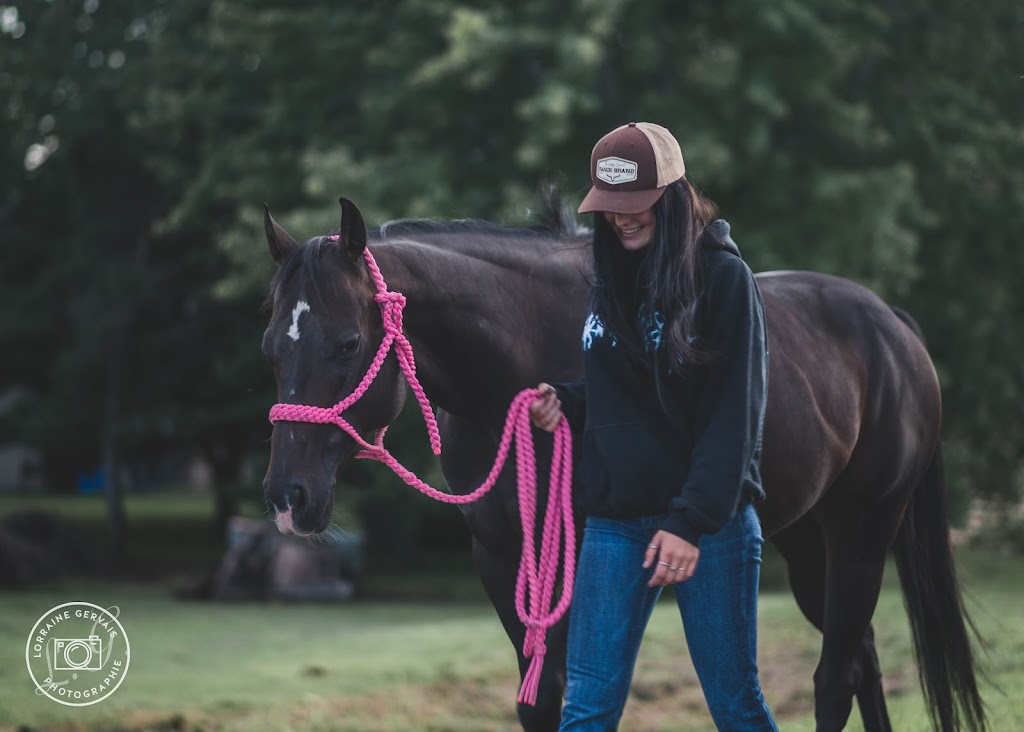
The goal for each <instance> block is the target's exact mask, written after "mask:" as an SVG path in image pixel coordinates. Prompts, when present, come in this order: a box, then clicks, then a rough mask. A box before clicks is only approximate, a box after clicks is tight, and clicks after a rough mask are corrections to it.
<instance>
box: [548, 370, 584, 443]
mask: <svg viewBox="0 0 1024 732" xmlns="http://www.w3.org/2000/svg"><path fill="white" fill-rule="evenodd" d="M551 386H552V387H554V389H555V393H556V394H557V395H558V399H559V401H561V402H562V414H564V415H565V418H566V419H567V420H569V427H570V429H572V431H573V432H583V424H584V421H585V420H586V417H587V399H586V389H585V387H584V382H583V381H582V380H581V381H572V382H567V383H562V384H552V385H551Z"/></svg>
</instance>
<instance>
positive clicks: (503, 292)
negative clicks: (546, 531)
mask: <svg viewBox="0 0 1024 732" xmlns="http://www.w3.org/2000/svg"><path fill="white" fill-rule="evenodd" d="M341 203H342V209H343V213H342V224H341V229H340V232H339V235H340V241H339V242H332V241H330V240H328V238H327V237H325V236H317V237H313V238H311V239H308V240H306V241H304V242H302V243H298V242H296V241H295V240H294V239H293V238H292V237H291V236H290V235H289V234H288V233H286V232H285V231H284V230H282V229H281V228H280V227H279V226H278V225H277V224H276V223H275V222H274V220H273V218H271V216H270V214H269V211H268V212H267V214H266V217H265V224H266V234H267V240H268V243H269V245H270V251H271V254H272V255H273V257H274V259H275V260H276V262H277V264H278V266H279V269H278V272H277V275H276V276H275V277H274V280H273V283H272V299H273V314H272V316H271V321H270V325H269V327H268V328H267V331H266V335H265V336H264V341H263V350H264V352H265V354H266V355H267V357H268V359H269V360H270V362H271V364H272V365H273V368H274V371H275V374H276V376H277V383H278V401H279V402H287V403H296V404H308V405H314V406H321V407H329V406H331V405H333V404H336V403H338V402H339V401H340V400H341V399H342V398H343V397H344V396H345V395H347V394H349V393H351V392H352V391H353V389H354V388H355V386H356V385H357V384H358V382H359V381H360V379H361V378H362V376H363V374H364V373H365V372H366V369H367V366H368V364H369V361H370V359H372V358H373V355H374V353H375V351H376V349H377V345H378V344H379V343H380V341H381V339H382V326H381V317H380V312H379V310H378V307H377V305H376V304H375V303H374V301H373V299H372V298H373V283H372V281H371V279H370V277H369V274H368V272H367V269H366V266H365V264H364V262H363V259H362V256H361V254H362V251H363V249H364V247H366V246H367V244H368V243H369V245H370V246H371V247H372V251H373V253H374V255H375V257H376V260H377V262H378V264H379V266H380V269H381V271H382V273H383V275H384V278H385V280H386V281H387V283H388V285H389V287H390V289H391V290H394V291H399V292H402V293H404V294H405V296H406V297H407V298H408V307H407V309H406V315H405V330H406V333H407V335H408V337H409V340H410V341H411V343H412V345H413V348H414V350H415V353H416V359H417V365H418V372H419V375H420V379H421V382H422V384H423V386H424V388H425V389H426V392H427V394H428V395H429V397H430V399H431V401H432V402H433V403H434V404H435V405H436V406H437V410H438V418H439V424H440V427H441V433H442V438H443V444H444V452H443V454H442V458H441V460H442V467H443V469H444V474H445V477H446V479H447V482H448V484H449V486H450V488H451V490H452V491H454V492H458V493H466V492H469V491H470V490H472V489H473V488H474V487H476V486H477V485H478V484H479V483H480V482H481V480H482V479H483V477H484V476H485V474H486V473H487V471H488V469H489V468H490V465H491V462H492V460H493V458H494V454H495V450H496V444H497V439H498V435H499V432H500V428H501V425H502V422H503V420H504V417H505V413H506V409H507V407H508V404H509V402H510V401H511V399H512V397H513V396H514V395H515V394H516V393H517V392H518V391H520V390H521V389H523V388H526V387H529V386H533V385H535V384H537V383H538V382H539V381H561V380H570V379H573V378H574V377H575V376H576V375H577V373H578V371H579V369H580V346H579V337H580V333H581V331H582V324H583V319H584V316H585V307H586V305H585V303H586V293H587V283H586V277H585V270H586V266H587V265H586V259H587V254H586V249H585V241H586V240H585V237H583V238H581V236H580V234H579V233H578V232H569V231H535V230H512V229H504V228H500V227H496V226H493V225H490V224H479V223H466V222H453V223H450V224H435V223H429V222H409V221H407V222H397V223H393V224H389V225H385V226H383V227H381V228H380V229H378V230H374V231H372V232H370V233H369V236H368V235H367V231H366V228H365V225H364V223H363V219H362V215H361V214H360V213H359V210H358V209H357V208H356V207H355V205H354V204H352V203H351V202H350V201H348V200H347V199H342V200H341ZM368 240H369V241H368ZM758 283H759V285H760V287H761V291H762V294H763V296H764V302H765V311H766V317H767V323H768V333H769V343H770V365H769V374H770V375H769V384H770V390H769V398H768V411H767V416H766V423H765V433H764V434H765V437H764V456H763V476H764V485H765V489H766V492H767V494H768V498H767V499H766V500H765V501H764V502H762V503H761V504H760V505H759V506H758V510H759V513H760V516H761V520H762V523H763V527H764V533H765V535H766V536H767V537H769V538H770V539H771V541H773V542H774V543H775V545H776V546H777V547H778V548H779V550H780V551H781V553H782V554H783V556H784V557H785V559H786V561H787V563H788V568H789V578H790V582H791V585H792V589H793V593H794V595H795V596H796V599H797V602H798V603H799V605H800V608H801V610H802V611H803V612H804V614H805V615H806V616H807V618H808V619H809V620H810V621H811V622H812V623H813V624H814V625H815V626H816V627H817V628H818V629H819V630H821V631H822V634H823V641H822V649H821V658H820V661H819V664H818V668H817V670H816V671H815V674H814V688H815V713H816V717H817V728H818V730H840V729H842V728H843V727H844V725H845V724H846V721H847V718H848V717H849V714H850V711H851V708H852V702H853V699H854V698H856V699H857V702H858V705H859V707H860V711H861V716H862V718H863V720H864V726H865V728H866V729H867V730H871V731H875V730H889V729H891V726H890V723H889V718H888V714H887V712H886V707H885V699H884V696H883V693H882V681H881V672H880V668H879V664H878V657H877V655H876V652H875V644H874V637H873V633H872V628H871V617H872V614H873V613H874V609H875V604H876V602H877V600H878V594H879V588H880V583H881V579H882V573H883V569H884V564H885V559H886V555H887V553H888V552H889V551H890V550H892V551H893V552H894V554H895V557H896V563H897V567H898V569H899V573H900V579H901V583H902V587H903V592H904V596H905V598H906V603H907V608H908V614H909V616H910V621H911V626H912V629H913V635H914V645H915V650H916V652H917V658H918V662H919V668H920V676H921V682H922V686H923V689H924V693H925V697H926V700H927V702H928V706H929V709H930V712H931V714H932V718H933V721H934V723H935V725H936V726H937V727H938V728H940V729H941V730H943V732H951V731H952V730H955V729H960V728H966V729H971V730H982V729H984V727H985V722H984V713H983V709H982V704H981V699H980V696H979V693H978V689H977V685H976V678H975V665H974V657H973V654H972V649H971V641H970V636H969V633H968V630H967V625H968V623H967V621H966V619H965V613H964V608H963V605H962V601H961V596H960V591H959V587H958V584H957V580H956V576H955V572H954V566H953V560H952V556H951V553H950V548H949V541H948V533H949V532H948V528H949V527H948V525H947V520H946V515H945V497H944V491H945V489H944V483H943V475H942V455H941V450H940V446H939V424H940V416H941V415H940V413H941V400H940V394H939V385H938V382H937V379H936V375H935V370H934V368H933V367H932V363H931V360H930V358H929V356H928V352H927V351H926V350H925V346H924V343H923V341H922V338H921V336H920V333H919V331H918V330H917V328H916V326H915V325H914V324H913V321H911V320H910V319H909V317H907V316H905V315H903V314H900V313H897V312H895V311H894V310H892V309H891V308H890V307H888V306H887V305H886V304H885V303H884V302H882V301H881V300H880V299H879V298H878V297H876V296H875V295H874V294H872V293H871V292H869V291H868V290H866V289H864V288H863V287H861V286H859V285H856V284H854V283H852V282H849V281H847V280H843V279H839V278H837V277H830V276H827V275H822V274H814V273H808V272H779V273H770V274H763V275H759V276H758ZM404 392H405V389H404V383H403V381H402V378H401V376H400V374H399V370H398V368H397V365H396V363H395V360H394V356H389V357H388V359H387V361H386V362H385V365H384V368H383V369H382V370H381V373H380V375H379V376H378V378H377V380H376V381H375V382H374V384H373V386H372V387H371V388H370V390H369V391H368V392H367V393H366V395H365V396H364V397H363V398H362V399H361V400H360V401H359V402H357V403H356V404H355V405H354V406H353V407H352V408H351V409H350V410H348V411H347V412H346V417H347V419H348V420H349V422H350V423H351V424H352V425H353V426H355V427H356V429H358V430H360V432H361V433H363V434H367V435H368V434H369V433H370V432H371V431H373V430H375V429H377V428H380V427H384V426H386V425H387V424H389V423H390V422H391V421H392V420H393V419H394V418H395V417H396V415H397V414H398V412H399V410H400V408H401V405H402V401H403V398H404ZM355 452H356V447H355V444H354V442H353V440H352V439H351V438H350V437H349V436H348V435H346V434H345V433H343V432H342V431H341V430H340V429H338V428H337V427H334V426H325V425H314V424H305V423H294V422H281V423H278V424H277V426H276V427H275V428H274V432H273V437H272V440H271V456H270V466H269V469H268V471H267V476H266V480H265V483H264V488H265V494H266V501H267V504H268V505H269V506H270V508H271V511H272V512H273V513H274V515H275V517H276V518H277V520H278V525H279V527H282V528H283V529H287V530H291V531H294V532H296V533H300V534H304V533H312V532H319V531H322V530H323V529H324V528H325V527H326V526H327V524H328V521H329V517H330V513H331V508H332V506H333V500H334V498H333V494H334V486H335V480H336V475H337V473H338V472H339V471H340V470H342V469H344V467H345V466H346V465H347V464H348V462H349V461H350V460H351V459H352V457H353V456H354V454H355ZM510 462H511V461H510ZM381 469H384V468H381ZM409 500H419V499H418V498H414V497H412V496H410V499H409ZM464 511H465V515H466V519H467V521H468V523H469V527H470V530H471V532H472V535H473V558H474V561H475V564H476V567H477V569H478V571H479V573H480V577H481V579H482V580H483V584H484V586H485V588H486V590H487V593H488V595H489V597H490V599H491V601H492V602H493V604H494V607H495V609H496V610H497V612H498V615H499V617H500V618H501V621H502V623H503V624H504V626H505V629H506V631H507V633H508V635H509V638H510V639H511V641H512V642H513V645H514V646H515V647H516V649H517V652H519V651H518V649H519V648H521V647H522V641H523V635H524V628H523V626H522V624H521V623H520V621H519V620H518V618H517V617H516V612H515V609H514V602H513V592H514V584H515V576H516V566H517V562H518V558H519V552H520V544H521V538H522V537H521V535H520V529H519V525H520V524H519V519H518V516H517V508H516V496H515V484H514V471H513V470H512V469H510V468H506V471H505V474H504V475H503V476H502V480H501V481H500V482H499V484H498V485H497V486H496V487H495V489H494V490H493V491H492V492H491V493H490V494H489V495H488V496H487V497H485V498H484V499H483V500H481V501H479V502H477V503H475V504H472V505H470V506H468V507H466V508H465V509H464ZM548 649H549V650H548V656H547V659H548V660H547V662H546V663H545V667H544V675H543V677H542V679H541V686H540V693H539V696H538V702H537V705H536V706H535V707H530V706H524V705H520V708H519V716H520V721H521V722H522V724H523V726H524V727H525V728H526V729H529V730H553V729H556V728H557V726H558V720H559V715H560V709H561V701H562V692H563V688H564V661H565V628H564V623H563V624H562V625H560V626H558V627H556V628H555V629H553V630H552V632H551V633H549V638H548ZM527 665H528V661H527V660H524V659H523V657H522V655H521V653H520V657H519V666H520V671H521V672H524V671H525V670H526V668H527Z"/></svg>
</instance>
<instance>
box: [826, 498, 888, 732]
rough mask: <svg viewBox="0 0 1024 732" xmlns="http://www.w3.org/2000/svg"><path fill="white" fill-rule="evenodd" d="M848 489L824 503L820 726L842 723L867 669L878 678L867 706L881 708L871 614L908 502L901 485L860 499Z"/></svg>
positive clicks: (831, 727) (833, 726)
mask: <svg viewBox="0 0 1024 732" xmlns="http://www.w3.org/2000/svg"><path fill="white" fill-rule="evenodd" d="M861 485H863V483H861ZM847 490H849V487H848V486H846V487H843V488H840V487H838V486H835V487H833V489H832V493H831V496H830V497H832V498H835V499H836V500H831V501H828V503H829V505H828V506H820V509H821V514H820V515H821V523H822V526H823V528H824V533H823V537H824V542H825V557H826V563H827V569H826V572H825V607H824V624H823V631H822V632H823V636H824V637H823V639H822V648H821V661H820V663H819V664H818V668H817V670H816V671H815V672H814V683H815V718H816V719H817V729H818V730H819V732H829V731H831V730H836V731H837V732H838V730H841V729H843V727H844V725H845V724H846V721H847V719H848V718H849V715H850V709H851V707H852V704H853V697H854V695H855V694H857V693H858V691H859V690H860V689H861V686H862V684H863V683H864V682H865V678H866V675H867V678H869V679H870V678H871V677H872V676H875V675H876V674H877V680H871V681H870V683H871V685H872V687H874V688H873V689H871V691H870V693H866V694H865V696H864V702H863V703H862V708H866V709H868V710H869V711H870V710H872V709H878V708H879V702H878V701H877V699H881V697H882V690H881V674H880V673H877V670H878V661H877V655H876V654H875V653H874V651H873V633H872V632H871V617H872V615H874V612H875V606H876V604H877V603H878V595H879V591H880V589H881V585H882V574H883V572H884V571H885V557H886V554H887V551H888V549H889V547H890V546H891V545H892V542H893V539H894V537H895V535H896V530H897V528H898V526H899V522H900V518H901V516H902V511H903V506H904V505H905V503H906V491H903V490H900V489H898V488H897V489H893V490H891V491H880V493H882V495H884V496H886V499H885V500H880V501H876V502H874V503H869V504H861V505H858V504H857V501H856V500H854V501H847V500H844V498H845V497H849V496H850V495H851V494H850V493H847V492H846V491H847ZM855 493H856V491H854V494H855ZM860 499H861V500H863V497H860ZM867 642H872V648H871V652H870V653H869V654H868V656H867V658H865V656H864V654H865V643H867ZM858 661H860V663H858ZM881 703H882V704H883V705H884V702H881ZM865 724H867V722H865ZM882 729H885V728H884V727H883V728H882Z"/></svg>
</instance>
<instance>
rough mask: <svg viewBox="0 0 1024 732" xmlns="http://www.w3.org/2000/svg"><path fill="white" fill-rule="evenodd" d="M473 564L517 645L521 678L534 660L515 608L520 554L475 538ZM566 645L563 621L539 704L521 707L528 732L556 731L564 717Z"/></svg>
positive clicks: (551, 643) (552, 634)
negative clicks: (501, 551) (525, 651)
mask: <svg viewBox="0 0 1024 732" xmlns="http://www.w3.org/2000/svg"><path fill="white" fill-rule="evenodd" d="M473 561H474V563H475V564H476V569H477V572H479V574H480V579H481V580H482V581H483V585H484V589H485V590H486V591H487V596H488V597H489V598H490V600H491V603H492V604H493V605H494V609H495V610H496V611H497V612H498V617H499V618H500V619H501V624H502V625H503V626H505V632H506V633H507V634H508V638H509V640H510V641H512V645H513V646H515V649H516V655H517V657H518V658H519V678H520V679H522V677H523V676H524V675H525V674H526V670H527V669H528V668H529V666H530V661H531V659H529V658H525V657H524V656H523V640H524V638H525V636H526V628H525V627H524V626H523V624H522V622H521V621H520V620H519V616H518V614H517V613H516V605H515V588H516V572H517V569H518V564H519V557H518V555H508V554H505V555H501V554H498V553H496V552H493V551H492V550H490V549H489V548H487V547H486V546H485V545H484V544H483V543H482V542H480V541H479V540H478V539H476V538H475V537H474V539H473ZM565 642H566V619H565V618H563V619H562V620H561V621H559V622H558V623H557V624H556V625H555V626H554V627H552V628H551V629H549V630H548V634H547V640H546V645H547V654H546V655H545V657H544V670H543V672H542V674H541V678H540V686H539V687H538V689H537V704H536V705H535V706H529V705H527V704H519V706H518V712H519V722H520V724H522V725H523V729H524V730H527V731H528V732H548V730H552V731H553V730H557V729H558V725H559V722H560V721H561V717H562V696H563V694H564V692H565Z"/></svg>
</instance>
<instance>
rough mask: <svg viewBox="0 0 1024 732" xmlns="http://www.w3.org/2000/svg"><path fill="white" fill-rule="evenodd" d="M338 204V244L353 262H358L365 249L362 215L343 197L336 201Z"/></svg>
mask: <svg viewBox="0 0 1024 732" xmlns="http://www.w3.org/2000/svg"><path fill="white" fill-rule="evenodd" d="M338 203H340V204H341V228H340V229H339V230H338V243H339V244H341V248H342V249H343V250H344V251H345V252H346V253H348V256H349V257H351V258H352V260H353V261H358V260H359V258H360V257H362V256H363V250H364V249H366V224H365V223H363V214H362V213H360V211H359V207H358V206H356V205H355V204H354V203H352V202H351V201H350V200H348V199H347V198H345V197H344V196H342V197H341V198H339V199H338Z"/></svg>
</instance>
